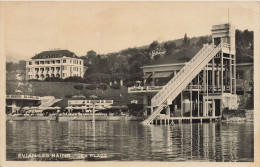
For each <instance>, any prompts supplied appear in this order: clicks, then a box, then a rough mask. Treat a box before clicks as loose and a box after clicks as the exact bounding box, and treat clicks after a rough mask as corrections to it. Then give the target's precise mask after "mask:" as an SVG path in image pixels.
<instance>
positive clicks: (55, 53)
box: [32, 50, 79, 59]
mask: <svg viewBox="0 0 260 167" xmlns="http://www.w3.org/2000/svg"><path fill="white" fill-rule="evenodd" d="M61 57H73V58H79V57H78V56H76V55H75V53H73V52H71V51H69V50H50V51H43V52H41V53H39V54H37V55H35V56H33V57H32V59H47V58H61Z"/></svg>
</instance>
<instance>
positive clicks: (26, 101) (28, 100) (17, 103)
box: [6, 94, 61, 114]
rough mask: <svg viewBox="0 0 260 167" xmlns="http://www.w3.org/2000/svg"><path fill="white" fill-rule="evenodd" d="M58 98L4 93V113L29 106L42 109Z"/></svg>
mask: <svg viewBox="0 0 260 167" xmlns="http://www.w3.org/2000/svg"><path fill="white" fill-rule="evenodd" d="M60 100H61V99H56V98H55V97H54V96H31V95H22V94H13V95H6V114H10V113H18V112H19V111H21V110H23V109H25V108H27V109H28V108H30V107H35V108H37V109H42V110H43V109H44V108H47V107H51V106H52V105H53V104H55V103H56V102H59V101H60Z"/></svg>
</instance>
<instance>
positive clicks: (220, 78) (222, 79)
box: [220, 52, 224, 94]
mask: <svg viewBox="0 0 260 167" xmlns="http://www.w3.org/2000/svg"><path fill="white" fill-rule="evenodd" d="M220 59H221V64H220V65H221V78H220V79H221V94H223V91H224V90H223V86H224V84H223V80H224V78H223V74H224V73H223V52H221V58H220Z"/></svg>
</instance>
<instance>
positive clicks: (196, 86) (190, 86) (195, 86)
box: [186, 85, 202, 91]
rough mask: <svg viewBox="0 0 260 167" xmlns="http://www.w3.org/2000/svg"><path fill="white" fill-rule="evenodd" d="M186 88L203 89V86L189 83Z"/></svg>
mask: <svg viewBox="0 0 260 167" xmlns="http://www.w3.org/2000/svg"><path fill="white" fill-rule="evenodd" d="M186 90H200V91H201V90H202V86H201V85H188V86H187V87H186Z"/></svg>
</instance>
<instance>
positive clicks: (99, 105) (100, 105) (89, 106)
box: [67, 99, 114, 112]
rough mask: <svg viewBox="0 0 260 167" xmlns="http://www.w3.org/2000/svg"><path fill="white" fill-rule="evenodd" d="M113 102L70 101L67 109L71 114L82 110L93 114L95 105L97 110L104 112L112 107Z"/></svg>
mask: <svg viewBox="0 0 260 167" xmlns="http://www.w3.org/2000/svg"><path fill="white" fill-rule="evenodd" d="M113 103H114V101H113V100H79V99H75V100H68V107H67V109H68V110H69V112H72V111H73V110H82V111H85V112H92V110H93V107H94V104H95V110H96V111H97V110H104V109H108V108H111V107H112V104H113Z"/></svg>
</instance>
